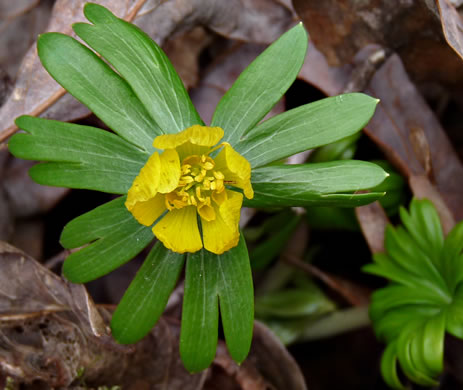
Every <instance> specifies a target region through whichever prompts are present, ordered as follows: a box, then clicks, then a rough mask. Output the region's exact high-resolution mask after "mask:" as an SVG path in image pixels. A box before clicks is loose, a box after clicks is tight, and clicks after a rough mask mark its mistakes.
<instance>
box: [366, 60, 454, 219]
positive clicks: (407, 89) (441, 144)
mask: <svg viewBox="0 0 463 390" xmlns="http://www.w3.org/2000/svg"><path fill="white" fill-rule="evenodd" d="M366 92H367V93H368V94H370V95H372V96H375V97H377V98H379V99H380V100H381V103H380V104H379V105H378V107H377V109H376V112H375V115H374V116H373V118H372V119H371V121H370V122H369V123H368V124H367V126H366V128H365V132H366V134H367V135H368V136H369V137H370V138H371V139H372V140H373V141H374V142H375V143H377V144H378V146H379V147H380V148H381V149H382V150H383V152H384V153H385V154H386V155H387V156H388V159H389V161H390V162H391V163H392V164H394V165H395V166H396V168H397V169H399V171H400V172H401V173H402V174H403V175H404V176H406V177H407V178H410V177H411V176H420V175H428V179H429V180H431V183H432V184H433V185H434V186H435V187H436V189H437V191H438V192H439V193H440V195H441V196H442V198H443V200H444V202H445V203H446V204H447V206H448V208H449V209H450V210H451V212H452V214H453V216H454V218H455V220H461V219H463V207H462V206H463V205H462V203H461V199H462V198H463V186H462V185H461V183H460V182H459V181H458V180H455V178H457V177H462V176H463V165H462V164H461V162H460V160H459V158H458V156H457V154H456V153H455V150H454V149H453V147H452V144H451V143H450V141H449V139H448V137H447V135H446V133H445V131H444V129H443V128H442V126H441V124H440V123H439V121H438V119H437V118H436V116H435V114H434V113H433V111H432V110H431V109H430V108H429V106H428V104H427V103H426V102H425V100H424V99H423V97H422V96H421V94H420V93H419V92H418V90H417V89H416V87H415V86H414V85H413V83H412V82H411V81H410V79H409V78H408V76H407V73H406V71H405V69H404V67H403V65H402V62H401V61H400V58H399V57H398V56H397V55H392V56H390V57H389V59H388V60H387V61H386V62H385V63H384V65H383V66H382V67H381V68H380V69H379V70H378V72H376V74H375V75H374V76H373V78H372V80H371V83H370V85H369V87H368V89H367V91H366ZM413 134H415V135H413ZM417 134H419V135H418V137H419V139H420V140H419V141H417ZM426 145H428V146H426ZM431 167H432V170H431ZM412 190H413V188H412ZM431 195H432V194H431V193H429V194H428V195H427V194H425V193H423V192H421V193H420V196H421V197H428V196H429V197H430V196H431Z"/></svg>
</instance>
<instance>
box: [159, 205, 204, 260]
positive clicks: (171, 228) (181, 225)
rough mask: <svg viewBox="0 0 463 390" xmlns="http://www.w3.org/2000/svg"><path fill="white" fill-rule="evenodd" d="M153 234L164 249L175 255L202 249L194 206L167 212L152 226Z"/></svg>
mask: <svg viewBox="0 0 463 390" xmlns="http://www.w3.org/2000/svg"><path fill="white" fill-rule="evenodd" d="M153 233H154V235H155V236H156V237H157V238H158V239H159V241H161V242H162V243H163V244H164V246H165V247H166V248H168V249H170V250H172V251H174V252H177V253H185V252H196V251H199V250H200V249H201V248H202V247H203V244H202V242H201V236H200V235H199V228H198V221H197V219H196V207H194V206H188V207H184V208H182V209H174V210H171V211H169V212H168V213H167V214H166V215H165V216H164V217H163V218H162V219H161V220H160V221H159V222H158V223H157V224H156V225H154V227H153Z"/></svg>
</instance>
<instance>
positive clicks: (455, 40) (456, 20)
mask: <svg viewBox="0 0 463 390" xmlns="http://www.w3.org/2000/svg"><path fill="white" fill-rule="evenodd" d="M436 3H437V6H438V7H439V14H440V19H441V23H442V29H443V31H444V36H445V39H446V41H447V43H448V44H449V46H450V47H451V48H452V49H453V50H455V52H456V53H457V54H458V55H459V56H460V57H461V59H463V21H462V19H461V16H460V14H459V13H458V11H457V10H456V8H455V6H454V5H453V4H452V3H451V2H450V1H449V0H437V1H436Z"/></svg>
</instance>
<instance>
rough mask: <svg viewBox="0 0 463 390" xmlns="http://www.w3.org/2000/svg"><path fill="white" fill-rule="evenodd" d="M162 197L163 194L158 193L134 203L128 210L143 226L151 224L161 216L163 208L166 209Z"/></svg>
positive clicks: (163, 196)
mask: <svg viewBox="0 0 463 390" xmlns="http://www.w3.org/2000/svg"><path fill="white" fill-rule="evenodd" d="M164 198H165V195H164V194H159V193H158V194H156V196H155V197H154V198H151V199H150V200H147V201H142V202H137V203H135V204H134V205H133V206H132V208H131V209H129V211H130V212H131V213H132V215H133V216H134V217H135V219H136V220H137V221H138V222H139V223H141V224H142V225H145V226H151V225H152V224H153V222H154V221H156V219H158V218H159V217H160V216H161V214H162V213H163V212H164V210H166V203H165V199H164ZM126 206H127V202H126ZM127 208H128V207H127Z"/></svg>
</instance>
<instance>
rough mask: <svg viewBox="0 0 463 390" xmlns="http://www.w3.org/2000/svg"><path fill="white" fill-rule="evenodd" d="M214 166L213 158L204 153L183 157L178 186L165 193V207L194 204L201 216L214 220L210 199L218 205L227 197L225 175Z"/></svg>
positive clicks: (180, 206)
mask: <svg viewBox="0 0 463 390" xmlns="http://www.w3.org/2000/svg"><path fill="white" fill-rule="evenodd" d="M214 167H215V162H214V160H213V159H212V158H211V157H209V156H207V155H205V154H203V155H201V156H198V155H193V156H189V157H187V158H185V159H184V160H183V162H182V165H181V172H182V174H181V176H180V180H179V183H178V187H177V188H176V189H175V190H174V191H172V192H171V193H169V194H167V195H166V207H167V208H168V209H169V210H173V209H174V208H177V209H181V208H183V207H186V206H196V207H197V208H198V212H199V213H200V215H201V216H202V217H203V218H205V219H206V220H214V219H215V211H214V208H213V207H212V203H211V201H212V200H213V201H214V202H215V203H217V204H218V205H220V204H221V203H222V202H223V201H224V200H226V198H227V194H226V192H225V186H224V179H225V177H224V175H223V173H222V172H220V171H218V170H215V169H214Z"/></svg>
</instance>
